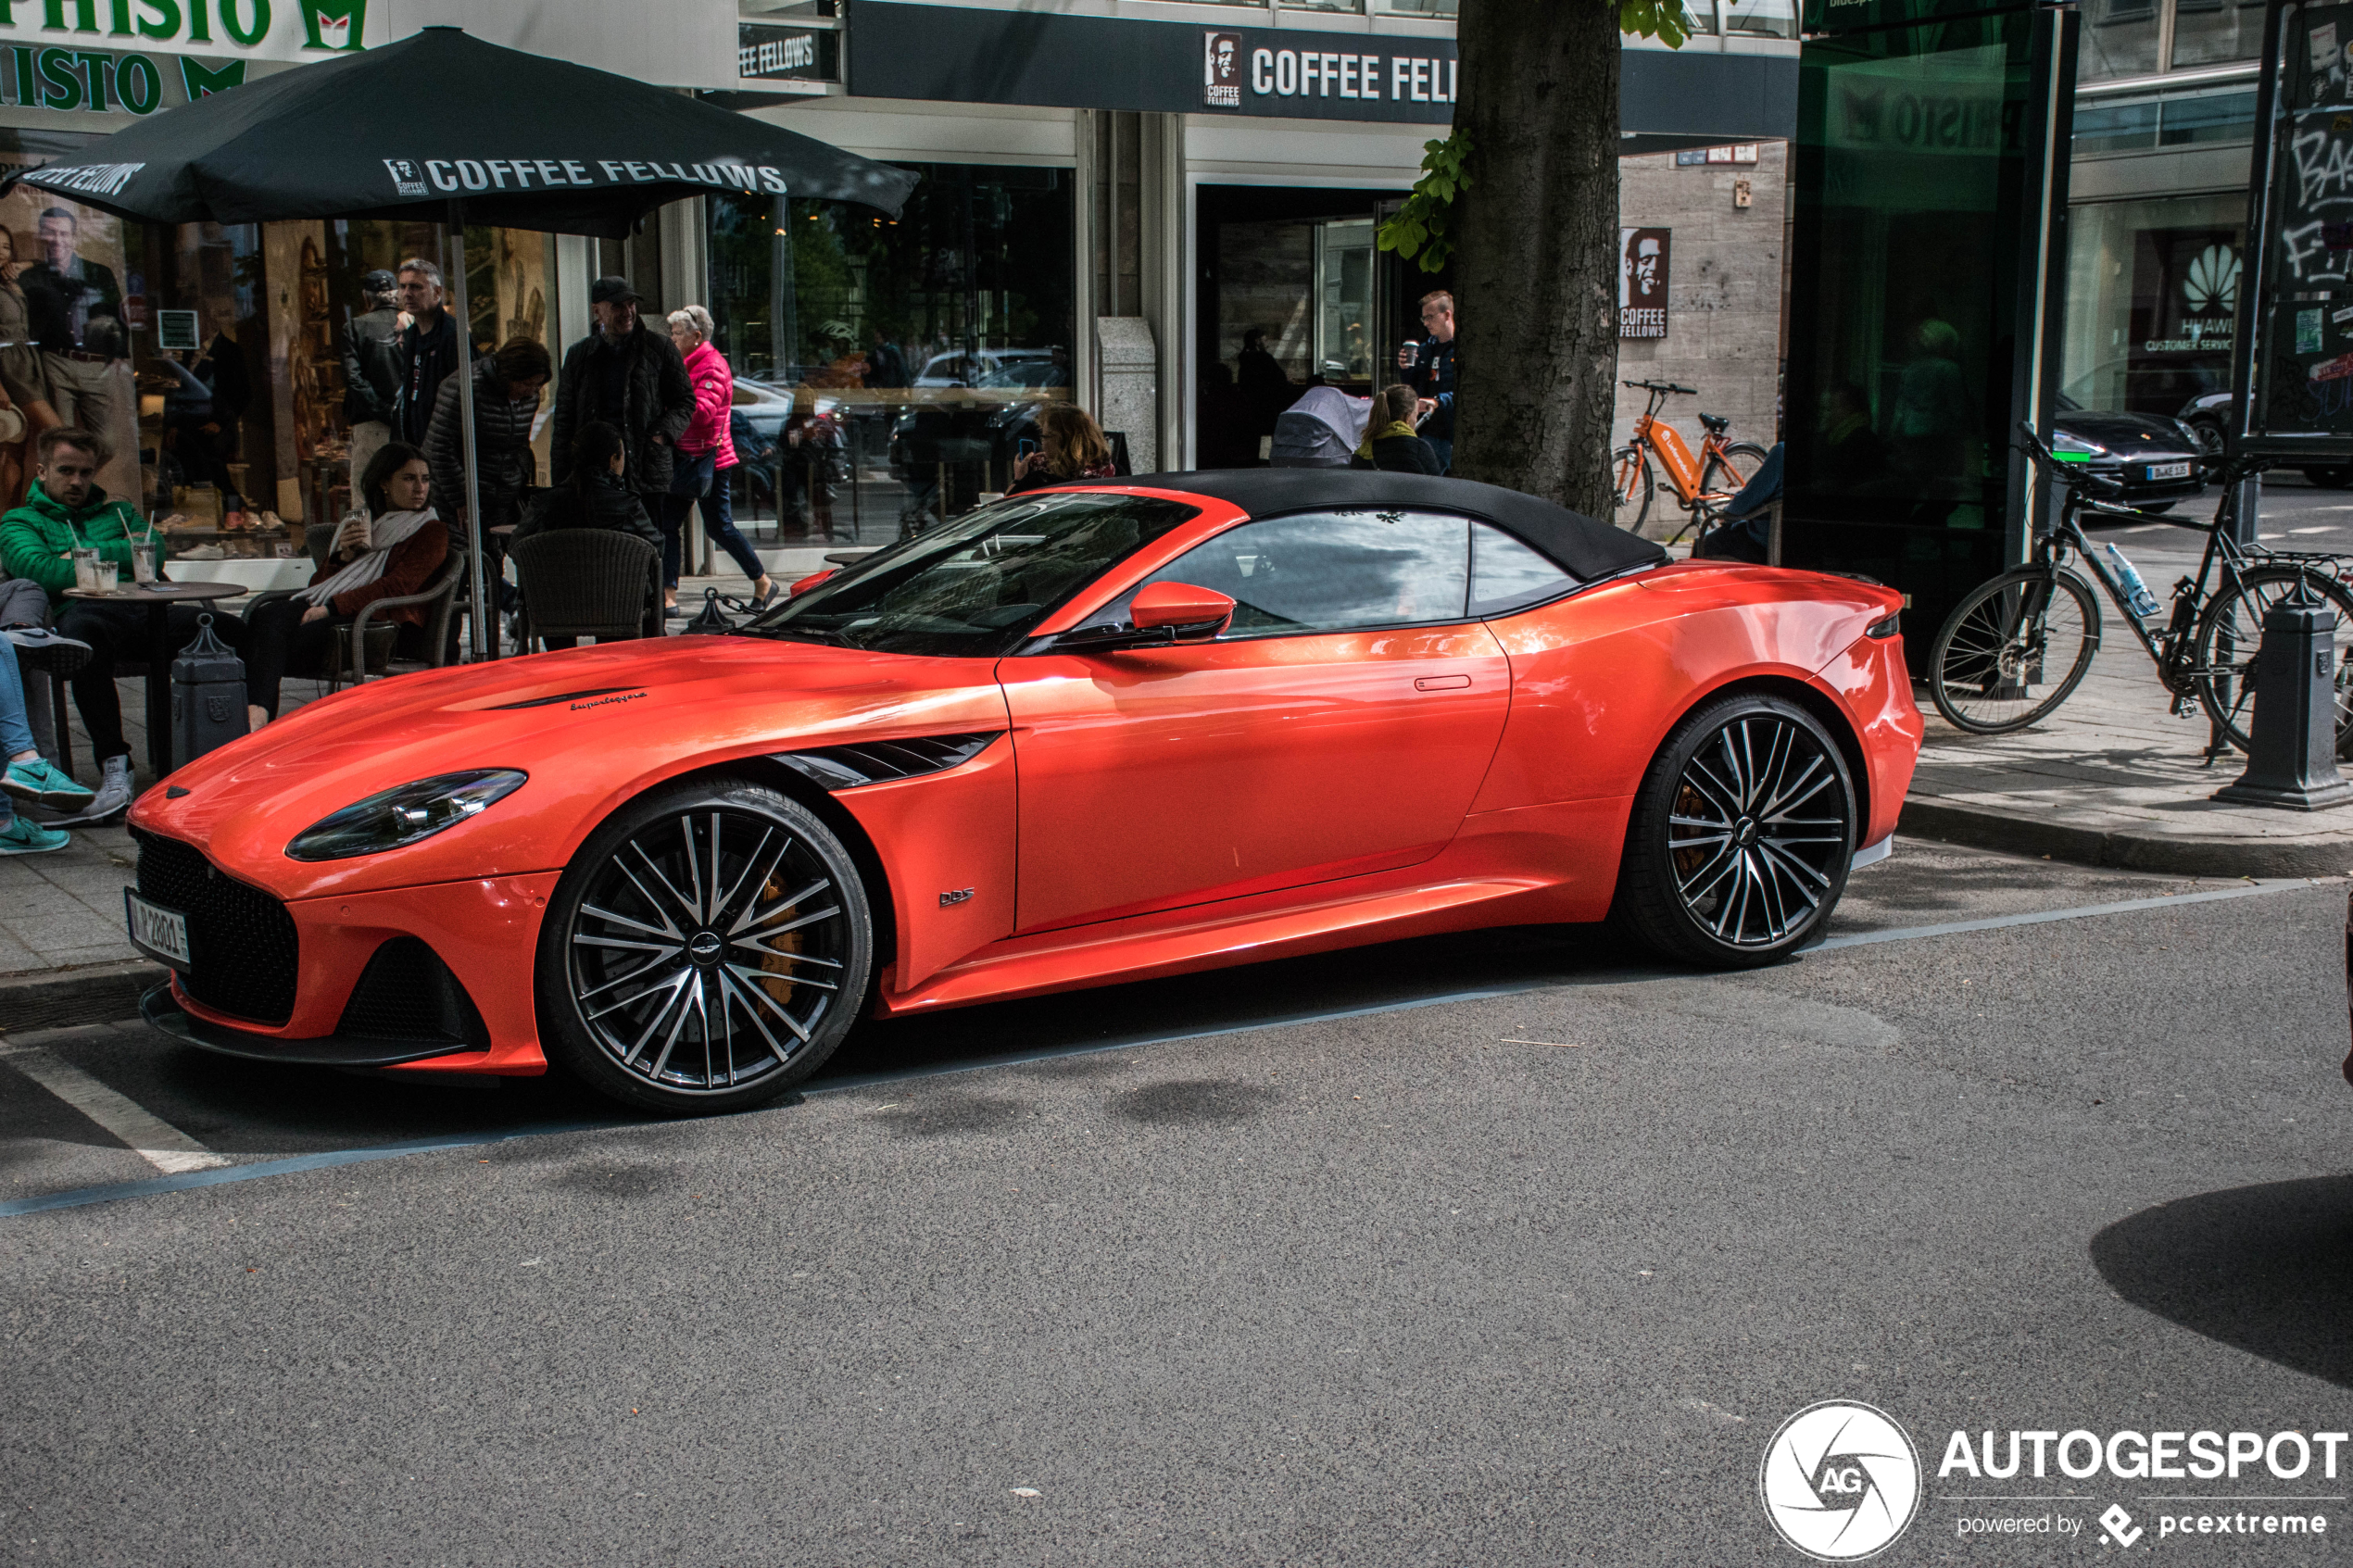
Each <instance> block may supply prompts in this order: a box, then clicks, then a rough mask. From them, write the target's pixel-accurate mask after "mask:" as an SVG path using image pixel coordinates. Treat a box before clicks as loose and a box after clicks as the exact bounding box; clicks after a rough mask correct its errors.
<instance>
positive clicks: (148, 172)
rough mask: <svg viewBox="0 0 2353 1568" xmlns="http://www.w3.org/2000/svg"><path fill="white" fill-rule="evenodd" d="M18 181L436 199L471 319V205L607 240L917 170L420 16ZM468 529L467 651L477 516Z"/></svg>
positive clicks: (332, 212)
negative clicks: (411, 28)
mask: <svg viewBox="0 0 2353 1568" xmlns="http://www.w3.org/2000/svg"><path fill="white" fill-rule="evenodd" d="M18 182H21V183H24V184H28V185H34V186H38V187H39V188H41V189H43V190H46V191H55V192H57V194H60V195H63V196H67V197H69V198H71V199H72V200H74V201H77V202H81V203H82V204H83V205H85V206H89V207H96V208H98V209H99V210H101V211H104V212H111V213H114V214H116V215H118V216H120V217H123V218H131V219H136V220H142V221H145V222H153V223H200V222H215V223H263V222H273V221H277V220H285V219H303V218H414V217H418V216H422V215H423V214H424V212H425V211H427V210H429V209H431V210H432V212H433V216H434V217H436V218H439V219H441V220H444V221H446V222H447V223H448V224H449V225H450V227H451V228H452V229H453V230H454V231H455V237H456V240H457V245H458V266H457V270H456V279H455V282H456V287H455V290H454V292H455V294H456V295H457V298H456V306H457V311H458V320H459V322H461V323H463V322H465V321H467V320H469V319H470V318H469V317H468V315H467V313H466V281H465V280H466V269H465V228H464V225H465V223H467V222H470V221H471V222H475V223H483V224H488V225H492V226H494V227H499V228H509V229H538V230H547V231H552V232H560V233H571V234H595V235H601V236H603V237H605V238H609V239H617V238H620V237H622V236H623V235H625V234H627V233H628V232H630V230H631V228H632V226H633V225H634V224H635V223H636V221H637V220H639V219H641V218H643V217H644V216H645V215H646V214H647V213H648V212H650V211H652V210H653V209H654V208H655V207H660V206H661V205H662V204H663V203H665V202H672V201H676V200H678V199H679V198H681V197H683V196H690V195H696V194H701V193H704V192H711V191H718V192H741V193H743V194H752V195H762V194H765V195H772V196H777V197H783V196H786V195H794V196H811V197H818V198H822V199H824V200H828V201H846V202H856V203H858V204H860V205H861V206H864V207H874V208H875V209H877V210H879V211H881V212H884V213H886V214H888V215H889V216H891V217H897V216H898V214H899V210H900V207H901V206H902V205H903V204H904V203H905V202H906V199H907V194H908V192H909V191H910V190H912V189H913V187H914V184H915V176H914V175H912V174H910V173H908V172H907V171H905V170H904V169H893V168H891V167H889V166H888V165H887V164H879V163H875V162H874V161H872V160H871V159H868V158H862V157H857V156H856V155H855V154H851V153H845V152H843V151H841V150H840V149H839V148H837V147H829V146H827V145H826V144H824V143H823V142H819V141H816V140H813V139H812V138H811V137H807V136H803V135H800V134H799V133H798V132H791V131H787V130H786V129H784V128H783V127H782V126H779V125H771V124H768V123H766V122H764V121H761V120H757V119H750V118H749V117H747V116H744V115H739V114H736V113H733V112H731V111H729V110H726V109H722V108H718V107H714V106H712V105H710V104H706V103H701V102H698V101H697V100H696V99H693V98H690V97H688V96H686V94H681V93H676V92H673V91H671V90H670V89H667V88H661V87H652V86H648V85H647V84H646V83H644V82H634V81H631V80H630V79H628V78H627V77H623V76H615V75H613V74H612V73H611V72H610V71H601V70H596V69H590V68H589V67H586V66H577V65H573V64H571V63H569V62H568V61H564V60H553V59H548V58H547V57H545V56H539V55H531V54H525V53H523V52H522V51H521V50H517V49H505V48H501V47H499V46H498V45H497V44H485V43H484V42H482V41H481V40H480V39H476V38H470V37H468V36H467V35H466V34H465V33H464V32H463V31H459V29H457V28H449V27H429V28H426V29H424V30H423V31H420V32H418V33H415V34H413V35H412V36H410V37H408V38H404V39H401V40H400V41H399V42H397V43H394V44H385V45H384V46H383V47H381V48H377V49H370V50H368V51H366V52H365V53H363V54H355V55H349V56H343V57H341V58H337V59H333V60H329V61H326V62H324V63H322V64H319V65H311V66H304V67H303V68H301V69H298V70H288V71H281V72H279V73H278V74H276V75H274V76H270V77H265V78H263V79H262V80H260V81H258V82H249V83H247V84H245V85H244V86H241V87H237V88H234V89H232V90H231V91H228V92H225V93H220V94H214V95H212V96H210V97H208V98H203V99H200V100H198V101H197V102H195V103H192V104H188V105H186V106H184V107H180V108H175V109H170V110H167V111H166V112H164V113H162V114H158V115H156V116H154V117H153V118H152V119H145V120H142V121H141V122H140V123H139V124H137V125H134V126H132V127H130V128H129V129H128V130H124V131H118V132H115V133H114V134H112V135H110V136H106V137H102V138H100V139H98V140H97V141H94V142H92V143H90V144H88V145H86V146H83V147H82V148H80V149H78V150H77V151H76V153H75V154H74V155H73V157H72V158H71V160H70V161H60V162H57V163H50V164H44V165H43V166H42V167H41V168H38V169H28V170H25V171H24V172H22V173H20V174H18V175H17V176H16V177H15V179H14V180H13V181H11V182H9V183H11V184H13V183H18ZM5 189H6V186H0V191H5ZM459 400H460V403H461V405H462V409H461V412H462V419H461V423H462V424H463V426H464V431H463V436H464V443H465V454H466V503H467V512H468V516H469V517H470V518H478V517H479V515H480V507H479V505H478V500H479V494H478V490H477V487H476V476H475V470H474V450H473V435H474V425H473V377H472V375H471V374H467V375H464V376H462V377H461V378H460V379H459ZM468 532H469V533H471V534H472V536H473V538H472V578H473V610H474V614H473V623H474V631H473V642H474V647H475V651H476V653H477V654H479V653H481V652H482V651H483V648H484V623H485V617H486V613H487V612H486V606H485V593H484V583H483V571H482V542H481V531H480V529H479V528H478V527H476V528H471V529H469V530H468Z"/></svg>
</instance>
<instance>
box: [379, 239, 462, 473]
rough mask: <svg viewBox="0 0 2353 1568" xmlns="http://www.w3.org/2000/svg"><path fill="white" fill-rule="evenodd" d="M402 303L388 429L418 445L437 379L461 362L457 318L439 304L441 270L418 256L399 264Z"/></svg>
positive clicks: (430, 411) (436, 391)
mask: <svg viewBox="0 0 2353 1568" xmlns="http://www.w3.org/2000/svg"><path fill="white" fill-rule="evenodd" d="M400 305H401V313H402V314H403V315H405V316H407V317H408V318H409V323H408V325H406V326H404V327H403V328H401V329H400V396H399V400H398V402H397V404H396V406H395V408H394V409H393V417H392V433H393V435H394V437H395V438H396V439H397V440H401V441H405V442H407V443H408V444H409V445H411V446H415V447H418V448H420V449H422V447H423V446H424V444H425V433H426V432H427V431H428V430H430V429H431V428H432V427H433V406H434V402H435V401H436V400H437V399H438V398H439V397H440V395H441V383H443V382H445V381H447V380H448V378H449V372H450V371H452V370H456V369H457V368H458V365H459V352H460V349H459V332H458V319H457V318H456V317H455V316H452V315H450V314H449V312H448V311H447V310H446V309H444V308H442V303H441V269H440V268H438V267H435V266H434V264H433V263H432V262H430V261H426V260H423V259H422V258H417V259H411V260H408V261H404V262H402V263H401V264H400Z"/></svg>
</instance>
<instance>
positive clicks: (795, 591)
mask: <svg viewBox="0 0 2353 1568" xmlns="http://www.w3.org/2000/svg"><path fill="white" fill-rule="evenodd" d="M834 570H835V569H834V568H832V567H830V566H829V567H827V568H825V570H824V571H812V572H811V573H810V574H809V575H808V576H806V577H804V578H802V579H801V580H800V581H799V582H798V583H794V584H793V585H792V586H791V587H789V588H787V589H786V590H785V597H786V598H788V599H797V598H799V597H800V596H801V595H803V594H805V593H807V592H809V590H810V589H812V588H814V587H815V586H817V584H818V583H823V582H824V581H825V579H827V578H828V577H831V576H832V575H833V574H834Z"/></svg>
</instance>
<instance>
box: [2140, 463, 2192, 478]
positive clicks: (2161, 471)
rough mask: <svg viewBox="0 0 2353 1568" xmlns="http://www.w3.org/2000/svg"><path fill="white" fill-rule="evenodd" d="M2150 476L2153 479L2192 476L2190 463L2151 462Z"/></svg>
mask: <svg viewBox="0 0 2353 1568" xmlns="http://www.w3.org/2000/svg"><path fill="white" fill-rule="evenodd" d="M2149 477H2150V478H2151V479H2187V478H2189V477H2190V465H2189V464H2187V463H2151V464H2150V465H2149Z"/></svg>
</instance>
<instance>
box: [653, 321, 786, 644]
mask: <svg viewBox="0 0 2353 1568" xmlns="http://www.w3.org/2000/svg"><path fill="white" fill-rule="evenodd" d="M714 330H715V329H714V326H713V323H712V321H711V312H710V311H708V310H706V309H704V308H703V307H701V306H699V305H689V306H687V307H686V308H685V309H683V310H673V311H672V312H671V313H670V341H671V342H673V343H674V344H676V345H678V354H679V358H683V359H685V360H686V379H687V380H688V381H689V382H691V383H694V388H695V419H694V422H693V423H692V424H690V425H688V426H687V427H686V434H684V435H682V436H680V437H679V438H678V462H677V466H676V467H675V469H674V470H673V471H672V474H671V480H670V494H669V495H665V496H663V497H662V501H661V606H662V613H663V614H664V615H683V614H685V613H686V612H685V611H684V610H681V609H680V608H678V536H679V531H680V530H681V529H683V528H685V527H686V508H689V507H691V506H693V505H694V504H695V503H696V502H698V501H699V502H701V503H702V525H703V527H704V529H705V530H706V531H708V532H709V533H710V534H711V537H712V538H713V539H716V540H718V541H719V544H720V546H721V547H722V548H724V550H725V551H726V552H727V553H728V554H729V555H731V556H733V557H735V558H736V565H737V566H739V567H741V568H742V569H743V573H744V575H745V576H746V577H749V578H750V579H751V593H752V597H753V598H754V599H757V600H761V601H763V602H764V601H765V600H766V599H767V598H768V596H770V595H771V594H774V592H775V591H776V584H775V583H774V582H773V581H771V580H770V578H769V576H768V569H767V568H766V567H764V566H762V565H761V563H760V557H759V555H758V554H757V553H756V552H754V550H753V549H752V547H751V546H750V544H749V542H748V541H747V540H746V539H745V538H744V536H743V535H742V534H741V533H736V519H735V509H734V504H733V497H732V496H731V495H729V492H731V491H732V490H733V489H734V488H735V475H734V474H733V473H732V472H731V471H730V470H733V469H734V468H735V466H736V442H735V438H734V437H733V436H731V435H730V434H728V433H727V421H728V419H729V417H730V412H731V410H732V409H733V408H735V403H736V377H735V372H733V371H732V370H728V368H727V360H726V358H725V357H724V355H722V354H721V353H720V352H719V350H717V349H716V348H713V347H712V346H711V333H712V332H713V331H714Z"/></svg>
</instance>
